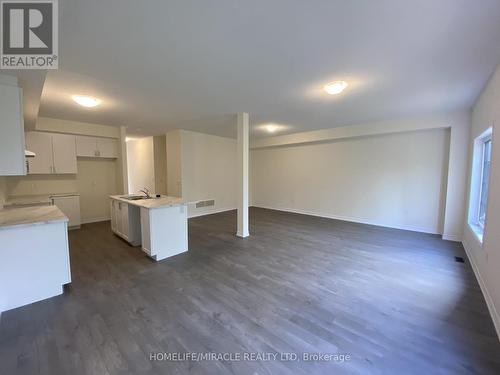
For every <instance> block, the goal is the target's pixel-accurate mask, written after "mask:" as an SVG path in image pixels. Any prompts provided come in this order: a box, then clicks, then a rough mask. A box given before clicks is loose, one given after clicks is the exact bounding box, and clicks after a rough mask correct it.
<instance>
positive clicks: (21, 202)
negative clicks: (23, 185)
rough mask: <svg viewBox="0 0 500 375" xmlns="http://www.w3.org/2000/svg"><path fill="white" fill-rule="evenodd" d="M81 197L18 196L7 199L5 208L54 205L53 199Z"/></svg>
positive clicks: (63, 194) (62, 195)
mask: <svg viewBox="0 0 500 375" xmlns="http://www.w3.org/2000/svg"><path fill="white" fill-rule="evenodd" d="M73 195H80V194H78V193H58V194H41V195H40V194H38V195H16V196H10V197H8V198H7V199H6V201H5V203H4V207H9V206H26V205H43V204H52V200H51V198H52V197H54V198H55V197H68V196H73Z"/></svg>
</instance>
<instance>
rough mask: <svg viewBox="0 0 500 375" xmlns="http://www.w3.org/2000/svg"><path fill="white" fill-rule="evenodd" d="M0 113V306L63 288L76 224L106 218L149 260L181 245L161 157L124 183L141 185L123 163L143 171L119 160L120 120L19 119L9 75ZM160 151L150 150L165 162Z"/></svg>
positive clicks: (175, 202) (178, 206)
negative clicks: (70, 236) (140, 175)
mask: <svg viewBox="0 0 500 375" xmlns="http://www.w3.org/2000/svg"><path fill="white" fill-rule="evenodd" d="M0 111H1V112H2V115H3V120H2V128H1V136H0V154H1V158H0V243H1V244H2V246H1V248H0V313H1V312H2V311H6V310H10V309H13V308H16V307H20V306H24V305H27V304H30V303H33V302H37V301H40V300H43V299H46V298H50V297H53V296H56V295H60V294H62V293H63V291H64V285H67V284H69V283H71V266H70V264H71V263H70V258H71V255H70V254H71V253H70V247H69V241H68V231H72V230H79V228H81V226H82V225H83V224H88V223H94V222H101V221H110V230H111V231H112V232H113V233H114V235H116V236H117V237H119V238H121V239H123V241H125V242H127V243H128V244H129V245H130V246H133V247H137V251H139V252H140V251H141V250H142V252H143V254H144V256H147V257H149V258H150V259H151V260H152V261H160V260H163V259H166V258H168V257H171V256H173V255H176V254H179V253H182V252H185V251H187V250H188V233H187V231H188V229H187V228H188V227H187V218H188V202H186V201H184V200H182V199H181V198H178V197H169V196H167V195H166V187H165V179H166V168H165V166H164V165H163V164H159V167H160V169H161V170H158V168H156V169H157V170H156V171H152V172H151V173H150V176H149V177H148V178H149V179H146V180H144V179H142V180H141V179H137V178H136V179H135V180H134V181H133V182H134V183H136V184H137V183H139V184H141V185H140V186H141V189H142V188H144V193H142V192H140V191H139V190H140V189H139V188H138V186H139V185H137V186H131V181H132V179H133V175H134V173H133V171H130V169H131V168H133V170H134V171H139V172H141V171H143V170H144V169H143V168H141V166H140V165H134V164H133V163H132V162H131V165H130V167H128V166H127V138H126V136H125V133H124V131H123V128H120V127H113V126H106V125H98V124H90V123H82V122H77V121H68V120H61V119H52V118H44V117H38V118H37V119H36V123H35V124H33V125H31V126H29V127H28V126H25V121H24V116H23V91H22V88H21V87H19V85H18V84H17V82H16V80H15V77H12V76H9V77H3V76H0ZM164 153H165V151H164V148H163V154H161V155H155V156H156V158H157V159H158V158H160V159H162V160H163V161H164V160H165V157H166V156H165V154H164ZM152 157H153V156H152V155H151V158H152ZM139 159H140V160H141V161H144V160H146V161H148V160H149V155H147V156H144V155H141V156H140V158H139ZM157 167H158V166H157ZM129 172H130V173H129ZM155 172H156V173H155ZM154 173H155V174H156V175H154ZM129 176H130V177H129ZM155 178H156V181H155ZM155 182H156V183H155ZM162 186H163V187H162ZM129 188H130V189H132V190H131V193H134V195H128V194H127V193H128V191H129ZM150 190H151V191H154V192H155V193H149V191H150ZM156 192H157V193H158V194H156ZM124 193H125V194H124Z"/></svg>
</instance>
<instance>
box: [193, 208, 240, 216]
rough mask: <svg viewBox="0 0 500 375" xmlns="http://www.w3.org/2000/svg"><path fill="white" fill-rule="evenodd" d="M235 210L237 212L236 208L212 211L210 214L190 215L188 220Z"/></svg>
mask: <svg viewBox="0 0 500 375" xmlns="http://www.w3.org/2000/svg"><path fill="white" fill-rule="evenodd" d="M235 210H236V207H234V208H219V209H217V210H212V211H208V212H201V213H195V214H190V215H188V219H191V218H195V217H200V216H206V215H213V214H218V213H221V212H226V211H235Z"/></svg>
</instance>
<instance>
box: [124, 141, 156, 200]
mask: <svg viewBox="0 0 500 375" xmlns="http://www.w3.org/2000/svg"><path fill="white" fill-rule="evenodd" d="M127 171H128V191H129V193H130V194H136V193H139V190H141V189H144V188H147V189H149V190H150V191H151V192H154V190H155V171H154V151H153V137H145V138H140V139H133V140H129V141H128V142H127Z"/></svg>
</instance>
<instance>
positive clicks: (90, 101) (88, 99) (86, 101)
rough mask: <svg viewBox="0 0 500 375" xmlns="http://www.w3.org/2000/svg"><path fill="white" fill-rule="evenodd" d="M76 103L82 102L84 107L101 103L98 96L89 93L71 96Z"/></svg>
mask: <svg viewBox="0 0 500 375" xmlns="http://www.w3.org/2000/svg"><path fill="white" fill-rule="evenodd" d="M71 98H72V99H73V101H75V103H77V104H80V105H81V106H82V107H87V108H92V107H95V106H98V105H99V104H101V101H100V100H99V99H97V98H94V97H92V96H87V95H73V96H72V97H71Z"/></svg>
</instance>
